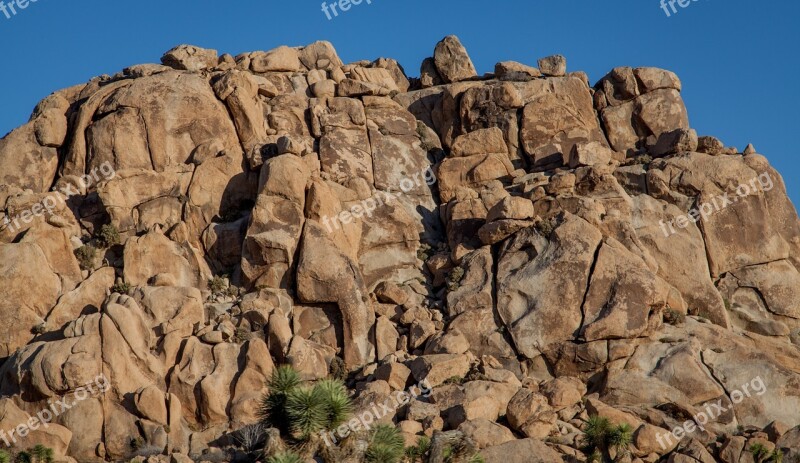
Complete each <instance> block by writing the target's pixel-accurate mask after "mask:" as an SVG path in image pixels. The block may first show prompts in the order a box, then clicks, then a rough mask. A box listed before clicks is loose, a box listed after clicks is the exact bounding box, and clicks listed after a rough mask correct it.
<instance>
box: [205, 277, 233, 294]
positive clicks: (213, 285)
mask: <svg viewBox="0 0 800 463" xmlns="http://www.w3.org/2000/svg"><path fill="white" fill-rule="evenodd" d="M208 289H209V291H211V292H212V293H214V294H221V293H224V292H225V291H226V290H227V289H228V283H227V282H226V281H225V277H224V276H219V275H215V276H214V278H212V279H210V280H208Z"/></svg>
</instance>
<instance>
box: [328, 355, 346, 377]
mask: <svg viewBox="0 0 800 463" xmlns="http://www.w3.org/2000/svg"><path fill="white" fill-rule="evenodd" d="M328 371H329V372H330V375H331V378H333V379H338V380H340V381H344V380H345V379H347V365H346V364H345V363H344V360H342V359H341V358H340V357H334V358H333V360H331V365H330V367H329V369H328Z"/></svg>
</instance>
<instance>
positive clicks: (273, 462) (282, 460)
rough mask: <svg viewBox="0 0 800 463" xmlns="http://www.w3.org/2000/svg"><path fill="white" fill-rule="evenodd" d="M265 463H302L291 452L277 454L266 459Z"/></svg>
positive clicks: (302, 462) (300, 459) (301, 460)
mask: <svg viewBox="0 0 800 463" xmlns="http://www.w3.org/2000/svg"><path fill="white" fill-rule="evenodd" d="M267 463H304V461H303V459H302V458H300V456H299V455H297V454H295V453H291V452H286V453H279V454H277V455H273V456H271V457H269V458H267Z"/></svg>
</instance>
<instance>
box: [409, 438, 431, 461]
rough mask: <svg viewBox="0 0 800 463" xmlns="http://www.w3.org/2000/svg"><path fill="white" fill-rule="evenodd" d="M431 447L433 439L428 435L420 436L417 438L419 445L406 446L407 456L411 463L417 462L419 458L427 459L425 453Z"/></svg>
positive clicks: (421, 459)
mask: <svg viewBox="0 0 800 463" xmlns="http://www.w3.org/2000/svg"><path fill="white" fill-rule="evenodd" d="M430 449H431V440H430V438H429V437H428V436H420V438H419V439H417V445H412V446H409V447H406V458H408V459H409V460H411V463H416V462H417V460H420V461H425V454H427V453H428V452H429V451H430Z"/></svg>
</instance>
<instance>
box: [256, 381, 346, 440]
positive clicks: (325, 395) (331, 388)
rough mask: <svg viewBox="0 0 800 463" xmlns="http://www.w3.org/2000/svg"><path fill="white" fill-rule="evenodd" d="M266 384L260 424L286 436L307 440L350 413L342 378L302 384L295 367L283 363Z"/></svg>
mask: <svg viewBox="0 0 800 463" xmlns="http://www.w3.org/2000/svg"><path fill="white" fill-rule="evenodd" d="M268 387H269V392H268V393H267V395H266V397H264V399H263V401H262V405H261V410H260V414H261V417H262V418H261V420H262V424H263V425H264V426H265V427H274V428H277V429H278V430H279V431H280V432H281V434H283V435H286V436H290V437H293V438H296V439H299V440H308V438H309V437H311V436H312V435H313V434H315V433H317V432H319V431H322V430H324V429H332V428H335V427H338V426H340V425H341V424H342V423H344V422H345V421H347V419H348V418H349V417H350V414H351V413H352V402H351V400H350V396H349V394H348V393H347V388H345V386H344V383H343V382H342V381H341V380H337V379H326V380H322V381H319V382H317V384H315V385H314V386H313V387H311V386H303V385H301V381H300V377H299V375H298V374H297V372H296V371H295V370H294V369H292V368H291V367H289V366H282V367H279V368H278V369H276V370H275V372H274V373H273V375H272V378H271V379H270V382H269V384H268Z"/></svg>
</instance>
